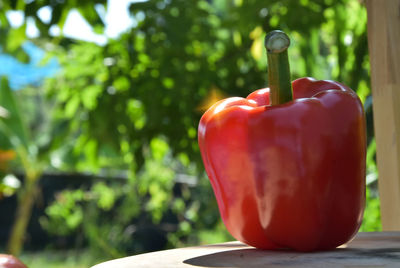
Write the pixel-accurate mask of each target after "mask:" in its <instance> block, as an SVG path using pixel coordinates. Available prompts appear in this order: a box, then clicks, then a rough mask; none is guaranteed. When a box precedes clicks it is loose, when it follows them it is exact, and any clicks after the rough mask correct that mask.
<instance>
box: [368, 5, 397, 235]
mask: <svg viewBox="0 0 400 268" xmlns="http://www.w3.org/2000/svg"><path fill="white" fill-rule="evenodd" d="M366 4H367V11H368V43H369V52H370V62H371V82H372V98H373V112H374V128H375V138H376V146H377V165H378V170H379V180H378V186H379V195H380V201H381V216H382V228H383V230H386V231H394V230H400V0H385V1H382V0H367V1H366Z"/></svg>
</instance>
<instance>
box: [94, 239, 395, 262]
mask: <svg viewBox="0 0 400 268" xmlns="http://www.w3.org/2000/svg"><path fill="white" fill-rule="evenodd" d="M111 267H118V268H131V267H137V268H149V267H165V268H169V267H174V268H175V267H176V268H181V267H249V268H252V267H292V268H294V267H309V268H313V267H324V268H330V267H353V268H354V267H400V232H379V233H359V234H358V235H357V236H356V238H355V239H354V240H353V241H351V242H350V243H349V244H347V245H344V246H342V247H340V248H337V249H335V250H331V251H322V252H313V253H299V252H293V251H287V250H286V251H267V250H258V249H255V248H252V247H249V246H246V245H244V244H242V243H240V242H228V243H223V244H216V245H206V246H198V247H188V248H182V249H172V250H164V251H158V252H153V253H146V254H141V255H136V256H132V257H127V258H122V259H117V260H112V261H108V262H105V263H101V264H98V265H96V266H93V268H111Z"/></svg>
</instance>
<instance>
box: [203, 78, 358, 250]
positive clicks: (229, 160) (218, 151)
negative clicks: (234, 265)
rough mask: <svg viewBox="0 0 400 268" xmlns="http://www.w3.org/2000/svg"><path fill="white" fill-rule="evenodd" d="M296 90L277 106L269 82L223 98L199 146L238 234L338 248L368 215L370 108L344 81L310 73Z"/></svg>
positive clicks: (268, 244) (258, 243) (267, 245)
mask: <svg viewBox="0 0 400 268" xmlns="http://www.w3.org/2000/svg"><path fill="white" fill-rule="evenodd" d="M292 88H293V100H292V101H290V102H287V103H285V104H281V105H274V106H270V105H269V90H268V89H261V90H257V91H255V92H253V93H251V94H250V95H249V96H248V97H247V98H239V97H234V98H228V99H225V100H221V101H219V102H217V103H216V104H214V105H213V106H212V107H211V108H210V109H209V110H208V111H207V112H206V113H205V114H204V115H203V116H202V118H201V120H200V124H199V129H198V140H199V146H200V150H201V154H202V158H203V162H204V165H205V169H206V172H207V174H208V177H209V179H210V182H211V184H212V187H213V190H214V193H215V196H216V199H217V202H218V207H219V210H220V214H221V217H222V219H223V221H224V223H225V225H226V227H227V229H228V231H229V232H230V233H231V234H232V235H233V236H234V237H235V238H236V239H238V240H240V241H242V242H244V243H246V244H248V245H251V246H254V247H257V248H260V249H280V248H290V249H294V250H298V251H314V250H327V249H332V248H335V247H337V246H339V245H342V244H344V243H346V242H347V241H349V240H350V239H351V238H352V237H353V236H354V235H355V234H356V232H357V231H358V229H359V227H360V224H361V221H362V216H363V211H364V206H365V158H366V134H365V133H366V132H365V117H364V111H363V106H362V104H361V102H360V100H359V98H358V97H357V95H356V93H354V92H353V91H352V90H351V89H350V88H348V87H346V86H344V85H342V84H340V83H337V82H334V81H324V80H319V81H318V80H314V79H312V78H301V79H297V80H295V81H293V82H292Z"/></svg>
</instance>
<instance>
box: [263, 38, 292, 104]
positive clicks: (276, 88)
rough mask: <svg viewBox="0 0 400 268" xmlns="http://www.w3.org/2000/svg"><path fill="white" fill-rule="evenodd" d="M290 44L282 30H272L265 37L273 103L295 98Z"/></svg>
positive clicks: (270, 94)
mask: <svg viewBox="0 0 400 268" xmlns="http://www.w3.org/2000/svg"><path fill="white" fill-rule="evenodd" d="M289 45H290V39H289V37H288V36H287V35H286V34H285V33H284V32H282V31H272V32H270V33H268V34H267V36H266V37H265V47H266V49H267V59H268V83H269V89H270V93H269V98H270V104H271V105H279V104H283V103H286V102H289V101H291V100H293V93H292V84H291V82H290V67H289V58H288V53H287V48H288V47H289Z"/></svg>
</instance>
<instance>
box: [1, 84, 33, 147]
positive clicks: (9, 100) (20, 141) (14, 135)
mask: <svg viewBox="0 0 400 268" xmlns="http://www.w3.org/2000/svg"><path fill="white" fill-rule="evenodd" d="M0 106H2V107H4V108H5V109H6V110H7V111H8V113H9V115H8V117H7V118H2V119H1V121H2V123H3V126H4V128H2V130H3V131H7V133H4V132H3V131H2V132H3V134H5V135H6V136H7V138H8V139H9V140H10V142H11V143H12V144H13V146H16V147H19V146H21V145H22V146H23V147H24V148H25V149H26V150H27V149H28V143H29V138H28V134H27V126H26V123H25V121H24V119H23V116H22V114H21V110H20V108H19V106H18V103H17V101H16V99H15V97H14V94H13V91H11V88H10V87H9V85H8V81H7V78H5V77H2V78H1V81H0ZM0 131H1V130H0Z"/></svg>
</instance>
